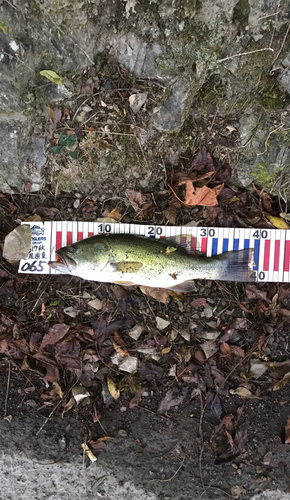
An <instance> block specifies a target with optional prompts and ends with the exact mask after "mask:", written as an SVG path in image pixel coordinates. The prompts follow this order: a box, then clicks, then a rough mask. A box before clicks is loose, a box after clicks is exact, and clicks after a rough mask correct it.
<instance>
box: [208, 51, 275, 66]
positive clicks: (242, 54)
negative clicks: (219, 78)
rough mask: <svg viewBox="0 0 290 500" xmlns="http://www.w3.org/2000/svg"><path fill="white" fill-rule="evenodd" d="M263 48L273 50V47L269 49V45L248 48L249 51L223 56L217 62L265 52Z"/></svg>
mask: <svg viewBox="0 0 290 500" xmlns="http://www.w3.org/2000/svg"><path fill="white" fill-rule="evenodd" d="M265 50H270V51H271V52H274V49H271V47H266V48H265V49H257V50H250V51H249V52H240V53H239V54H234V55H232V56H228V57H224V58H223V59H218V60H217V63H218V64H219V63H221V62H224V61H228V60H229V59H233V58H234V57H241V56H247V55H249V54H256V53H257V52H265Z"/></svg>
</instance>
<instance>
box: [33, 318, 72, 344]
mask: <svg viewBox="0 0 290 500" xmlns="http://www.w3.org/2000/svg"><path fill="white" fill-rule="evenodd" d="M68 331H69V326H68V325H66V324H65V323H58V324H56V325H54V326H52V327H51V328H50V329H49V331H48V333H47V334H46V335H44V337H43V339H42V342H41V344H40V348H41V349H44V347H45V346H47V345H52V344H56V343H57V342H58V341H59V340H60V339H62V337H64V336H65V334H66V333H67V332H68Z"/></svg>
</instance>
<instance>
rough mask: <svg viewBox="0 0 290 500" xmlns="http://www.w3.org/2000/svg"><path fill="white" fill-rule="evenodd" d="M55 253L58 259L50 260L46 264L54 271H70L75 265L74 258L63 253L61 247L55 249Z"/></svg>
mask: <svg viewBox="0 0 290 500" xmlns="http://www.w3.org/2000/svg"><path fill="white" fill-rule="evenodd" d="M55 254H56V255H57V257H58V260H55V261H50V262H49V263H48V265H49V266H50V267H51V268H52V269H55V270H56V271H60V272H63V273H71V271H72V269H73V268H74V267H76V265H77V263H76V261H75V259H74V258H73V257H71V256H68V255H66V254H65V253H63V252H62V251H61V249H60V250H56V252H55Z"/></svg>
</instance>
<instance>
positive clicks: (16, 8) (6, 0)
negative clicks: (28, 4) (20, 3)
mask: <svg viewBox="0 0 290 500" xmlns="http://www.w3.org/2000/svg"><path fill="white" fill-rule="evenodd" d="M5 2H6V3H8V4H9V5H10V6H11V7H13V9H15V10H18V11H19V9H18V7H16V6H15V5H13V3H11V2H9V0H5Z"/></svg>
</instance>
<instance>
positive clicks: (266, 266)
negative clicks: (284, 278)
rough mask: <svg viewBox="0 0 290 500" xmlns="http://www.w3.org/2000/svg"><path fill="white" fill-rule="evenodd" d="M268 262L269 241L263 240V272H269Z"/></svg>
mask: <svg viewBox="0 0 290 500" xmlns="http://www.w3.org/2000/svg"><path fill="white" fill-rule="evenodd" d="M269 260H270V240H265V253H264V266H263V270H264V271H269Z"/></svg>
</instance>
